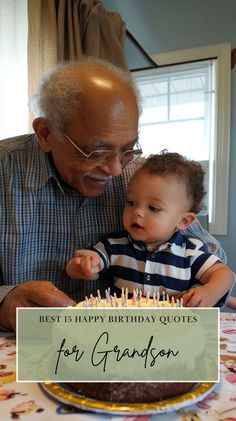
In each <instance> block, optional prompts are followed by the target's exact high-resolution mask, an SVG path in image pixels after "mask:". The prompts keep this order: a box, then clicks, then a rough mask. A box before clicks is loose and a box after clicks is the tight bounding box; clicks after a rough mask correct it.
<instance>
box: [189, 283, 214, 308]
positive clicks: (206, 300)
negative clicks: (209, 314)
mask: <svg viewBox="0 0 236 421" xmlns="http://www.w3.org/2000/svg"><path fill="white" fill-rule="evenodd" d="M182 298H183V305H184V307H213V306H214V304H215V301H214V300H213V298H212V294H211V293H210V291H209V289H207V288H205V287H204V286H201V287H199V288H192V289H190V290H189V291H187V292H186V293H185V294H183V296H182Z"/></svg>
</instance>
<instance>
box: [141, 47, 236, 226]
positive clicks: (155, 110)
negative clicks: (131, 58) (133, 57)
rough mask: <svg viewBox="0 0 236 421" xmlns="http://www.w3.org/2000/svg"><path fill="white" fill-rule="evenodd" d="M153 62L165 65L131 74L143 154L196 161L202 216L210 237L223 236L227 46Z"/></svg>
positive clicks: (157, 58) (168, 55)
mask: <svg viewBox="0 0 236 421" xmlns="http://www.w3.org/2000/svg"><path fill="white" fill-rule="evenodd" d="M152 58H154V60H155V61H156V62H157V63H158V64H159V65H162V64H165V66H163V67H159V68H157V69H151V70H142V71H136V72H134V76H135V78H136V82H137V84H138V86H139V89H140V93H141V98H142V108H143V113H142V116H141V118H140V144H141V146H142V148H143V151H144V155H148V154H150V153H158V152H159V151H160V150H162V149H168V150H169V151H171V152H173V151H175V152H179V153H180V154H182V155H184V156H187V157H188V158H191V159H194V160H197V161H199V162H200V163H201V164H202V166H203V168H204V170H205V188H206V190H207V195H206V197H205V205H204V208H203V210H202V212H201V213H202V214H207V215H208V220H209V231H210V232H211V233H213V234H226V233H227V201H228V167H229V141H230V139H229V125H230V45H229V44H220V45H216V46H210V47H204V48H200V49H191V50H183V51H180V52H174V53H166V54H161V55H157V56H154V57H152ZM190 61H191V62H190ZM176 62H178V63H182V64H174V63H176ZM184 62H186V63H185V64H184ZM187 62H188V63H187ZM166 64H171V65H166Z"/></svg>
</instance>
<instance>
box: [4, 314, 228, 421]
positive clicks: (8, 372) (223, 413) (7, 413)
mask: <svg viewBox="0 0 236 421" xmlns="http://www.w3.org/2000/svg"><path fill="white" fill-rule="evenodd" d="M220 327H221V335H220V352H221V358H220V360H221V364H220V369H221V381H220V383H218V384H217V385H216V387H215V388H214V390H213V391H212V392H210V393H209V395H208V396H207V397H206V398H204V399H203V400H202V401H200V402H198V403H196V404H194V405H191V406H185V407H183V408H181V409H179V410H178V411H172V412H168V413H164V414H155V415H147V414H142V415H139V416H124V415H122V416H121V415H119V416H117V415H116V416H115V415H110V414H109V415H105V414H99V415H98V414H94V413H91V412H89V413H88V412H84V411H81V410H79V409H76V408H72V407H70V406H65V405H63V404H61V403H60V402H57V401H56V400H53V399H51V398H49V397H48V396H47V395H46V394H45V393H44V392H43V391H42V390H41V388H40V387H39V385H38V384H37V383H16V382H15V362H16V345H15V336H14V335H13V334H10V333H8V334H1V335H0V420H1V421H8V420H12V419H19V420H26V421H27V420H29V421H35V420H40V421H42V420H45V421H48V420H50V421H56V420H57V421H59V420H61V421H63V420H68V421H70V420H71V421H73V420H74V419H76V420H78V421H89V420H92V421H98V420H105V421H108V420H112V421H115V420H116V421H118V420H119V421H134V420H137V421H155V420H158V421H170V420H171V421H201V420H203V421H233V420H235V421H236V313H221V325H220Z"/></svg>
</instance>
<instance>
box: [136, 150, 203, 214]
mask: <svg viewBox="0 0 236 421" xmlns="http://www.w3.org/2000/svg"><path fill="white" fill-rule="evenodd" d="M140 170H145V171H147V172H148V173H149V174H153V175H160V176H169V175H171V176H172V175H173V176H174V177H175V178H176V179H177V180H179V181H180V182H182V183H183V184H185V186H186V194H187V198H188V199H190V200H191V202H192V203H191V209H189V212H194V213H197V212H199V211H200V210H201V208H202V206H203V204H202V200H203V197H204V195H205V194H206V192H205V191H204V171H203V169H202V167H201V165H200V164H199V163H198V162H196V161H191V160H189V159H187V158H185V157H184V156H182V155H180V154H178V153H173V152H168V151H167V150H166V149H165V150H163V151H161V153H160V154H156V155H150V156H149V157H148V158H147V159H146V161H145V162H144V164H143V165H142V167H141V168H140Z"/></svg>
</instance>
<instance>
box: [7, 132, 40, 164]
mask: <svg viewBox="0 0 236 421" xmlns="http://www.w3.org/2000/svg"><path fill="white" fill-rule="evenodd" d="M34 137H35V135H34V134H32V133H30V134H24V135H20V136H15V137H10V138H8V139H3V140H0V158H4V157H6V156H7V155H9V154H12V153H15V152H20V151H24V150H25V149H26V148H27V146H28V145H29V143H30V142H32V140H33V139H34Z"/></svg>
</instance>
